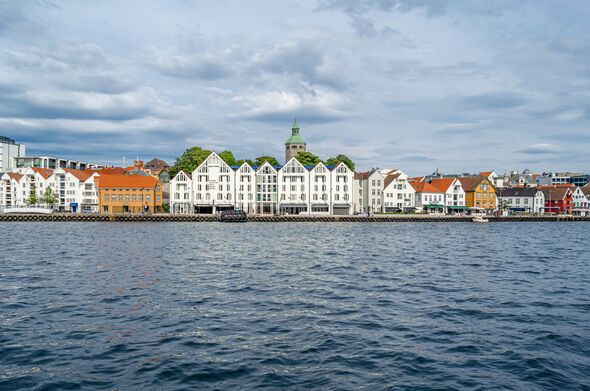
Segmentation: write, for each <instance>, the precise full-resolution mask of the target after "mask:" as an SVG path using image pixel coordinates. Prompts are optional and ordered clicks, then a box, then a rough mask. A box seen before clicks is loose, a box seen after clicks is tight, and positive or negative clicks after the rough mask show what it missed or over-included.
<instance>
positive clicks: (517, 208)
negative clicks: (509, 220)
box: [496, 187, 545, 214]
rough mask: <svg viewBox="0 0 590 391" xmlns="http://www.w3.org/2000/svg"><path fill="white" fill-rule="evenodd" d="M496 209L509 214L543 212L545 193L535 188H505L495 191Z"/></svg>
mask: <svg viewBox="0 0 590 391" xmlns="http://www.w3.org/2000/svg"><path fill="white" fill-rule="evenodd" d="M496 197H497V198H498V207H499V208H501V209H503V210H506V211H507V212H509V213H535V214H540V213H544V212H545V193H543V192H542V191H541V190H539V189H537V188H536V187H507V188H498V189H496Z"/></svg>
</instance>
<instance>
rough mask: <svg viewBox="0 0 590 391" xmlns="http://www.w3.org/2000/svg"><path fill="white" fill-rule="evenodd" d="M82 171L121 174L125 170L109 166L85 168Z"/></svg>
mask: <svg viewBox="0 0 590 391" xmlns="http://www.w3.org/2000/svg"><path fill="white" fill-rule="evenodd" d="M84 172H89V173H91V174H93V173H95V172H96V173H98V174H100V175H119V174H123V173H124V172H125V170H124V169H123V168H122V167H110V168H98V169H94V168H87V169H86V170H84Z"/></svg>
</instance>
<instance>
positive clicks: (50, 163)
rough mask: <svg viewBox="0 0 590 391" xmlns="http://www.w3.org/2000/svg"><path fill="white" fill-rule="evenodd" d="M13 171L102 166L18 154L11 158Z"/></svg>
mask: <svg viewBox="0 0 590 391" xmlns="http://www.w3.org/2000/svg"><path fill="white" fill-rule="evenodd" d="M12 161H13V166H12V169H13V171H18V172H20V171H23V170H26V169H27V168H29V167H37V168H46V169H49V170H55V169H58V168H69V169H73V170H82V171H83V170H86V169H90V168H100V167H102V166H100V165H97V164H90V163H85V162H80V161H77V160H69V159H63V158H57V157H50V156H19V157H14V158H13V159H12Z"/></svg>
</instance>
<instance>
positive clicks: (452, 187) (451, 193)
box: [430, 178, 467, 214]
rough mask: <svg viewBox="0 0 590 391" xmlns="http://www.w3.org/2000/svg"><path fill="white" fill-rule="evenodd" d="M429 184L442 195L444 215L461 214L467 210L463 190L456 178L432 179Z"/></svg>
mask: <svg viewBox="0 0 590 391" xmlns="http://www.w3.org/2000/svg"><path fill="white" fill-rule="evenodd" d="M430 184H431V185H433V186H434V187H436V188H437V189H438V190H440V191H441V192H442V193H443V206H444V209H443V211H444V213H447V214H454V213H461V212H464V211H465V210H466V209H467V206H466V205H465V190H464V189H463V186H462V185H461V181H460V180H459V179H458V178H440V179H433V180H432V181H431V182H430Z"/></svg>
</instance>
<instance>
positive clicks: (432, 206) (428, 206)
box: [424, 204, 445, 209]
mask: <svg viewBox="0 0 590 391" xmlns="http://www.w3.org/2000/svg"><path fill="white" fill-rule="evenodd" d="M424 207H425V208H433V209H444V207H445V206H444V205H438V204H429V205H424Z"/></svg>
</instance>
